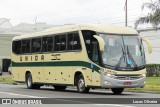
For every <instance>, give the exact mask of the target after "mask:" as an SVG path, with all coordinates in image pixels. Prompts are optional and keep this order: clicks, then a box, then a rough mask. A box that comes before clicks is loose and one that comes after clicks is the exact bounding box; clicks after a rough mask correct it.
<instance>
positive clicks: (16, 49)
mask: <svg viewBox="0 0 160 107" xmlns="http://www.w3.org/2000/svg"><path fill="white" fill-rule="evenodd" d="M12 51H13V52H14V53H16V54H20V51H21V41H13V44H12Z"/></svg>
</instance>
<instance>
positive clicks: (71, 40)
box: [67, 33, 81, 50]
mask: <svg viewBox="0 0 160 107" xmlns="http://www.w3.org/2000/svg"><path fill="white" fill-rule="evenodd" d="M80 49H81V44H80V39H79V35H78V33H74V34H73V33H71V34H69V35H68V47H67V50H80Z"/></svg>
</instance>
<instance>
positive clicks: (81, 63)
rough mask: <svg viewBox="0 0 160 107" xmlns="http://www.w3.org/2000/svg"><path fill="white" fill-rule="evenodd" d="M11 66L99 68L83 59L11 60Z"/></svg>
mask: <svg viewBox="0 0 160 107" xmlns="http://www.w3.org/2000/svg"><path fill="white" fill-rule="evenodd" d="M12 66H13V67H41V66H82V67H87V68H90V69H93V70H95V71H97V72H99V70H100V68H99V67H98V66H96V65H94V64H92V65H91V63H89V62H84V61H57V62H13V61H12Z"/></svg>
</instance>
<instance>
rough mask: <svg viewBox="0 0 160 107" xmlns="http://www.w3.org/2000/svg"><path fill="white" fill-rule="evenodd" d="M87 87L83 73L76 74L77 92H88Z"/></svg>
mask: <svg viewBox="0 0 160 107" xmlns="http://www.w3.org/2000/svg"><path fill="white" fill-rule="evenodd" d="M89 89H90V88H89V87H85V81H84V77H83V75H82V74H81V75H79V76H78V80H77V90H78V92H79V93H88V92H89Z"/></svg>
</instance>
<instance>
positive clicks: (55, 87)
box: [54, 86, 67, 90]
mask: <svg viewBox="0 0 160 107" xmlns="http://www.w3.org/2000/svg"><path fill="white" fill-rule="evenodd" d="M66 88H67V86H54V89H55V90H65V89H66Z"/></svg>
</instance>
